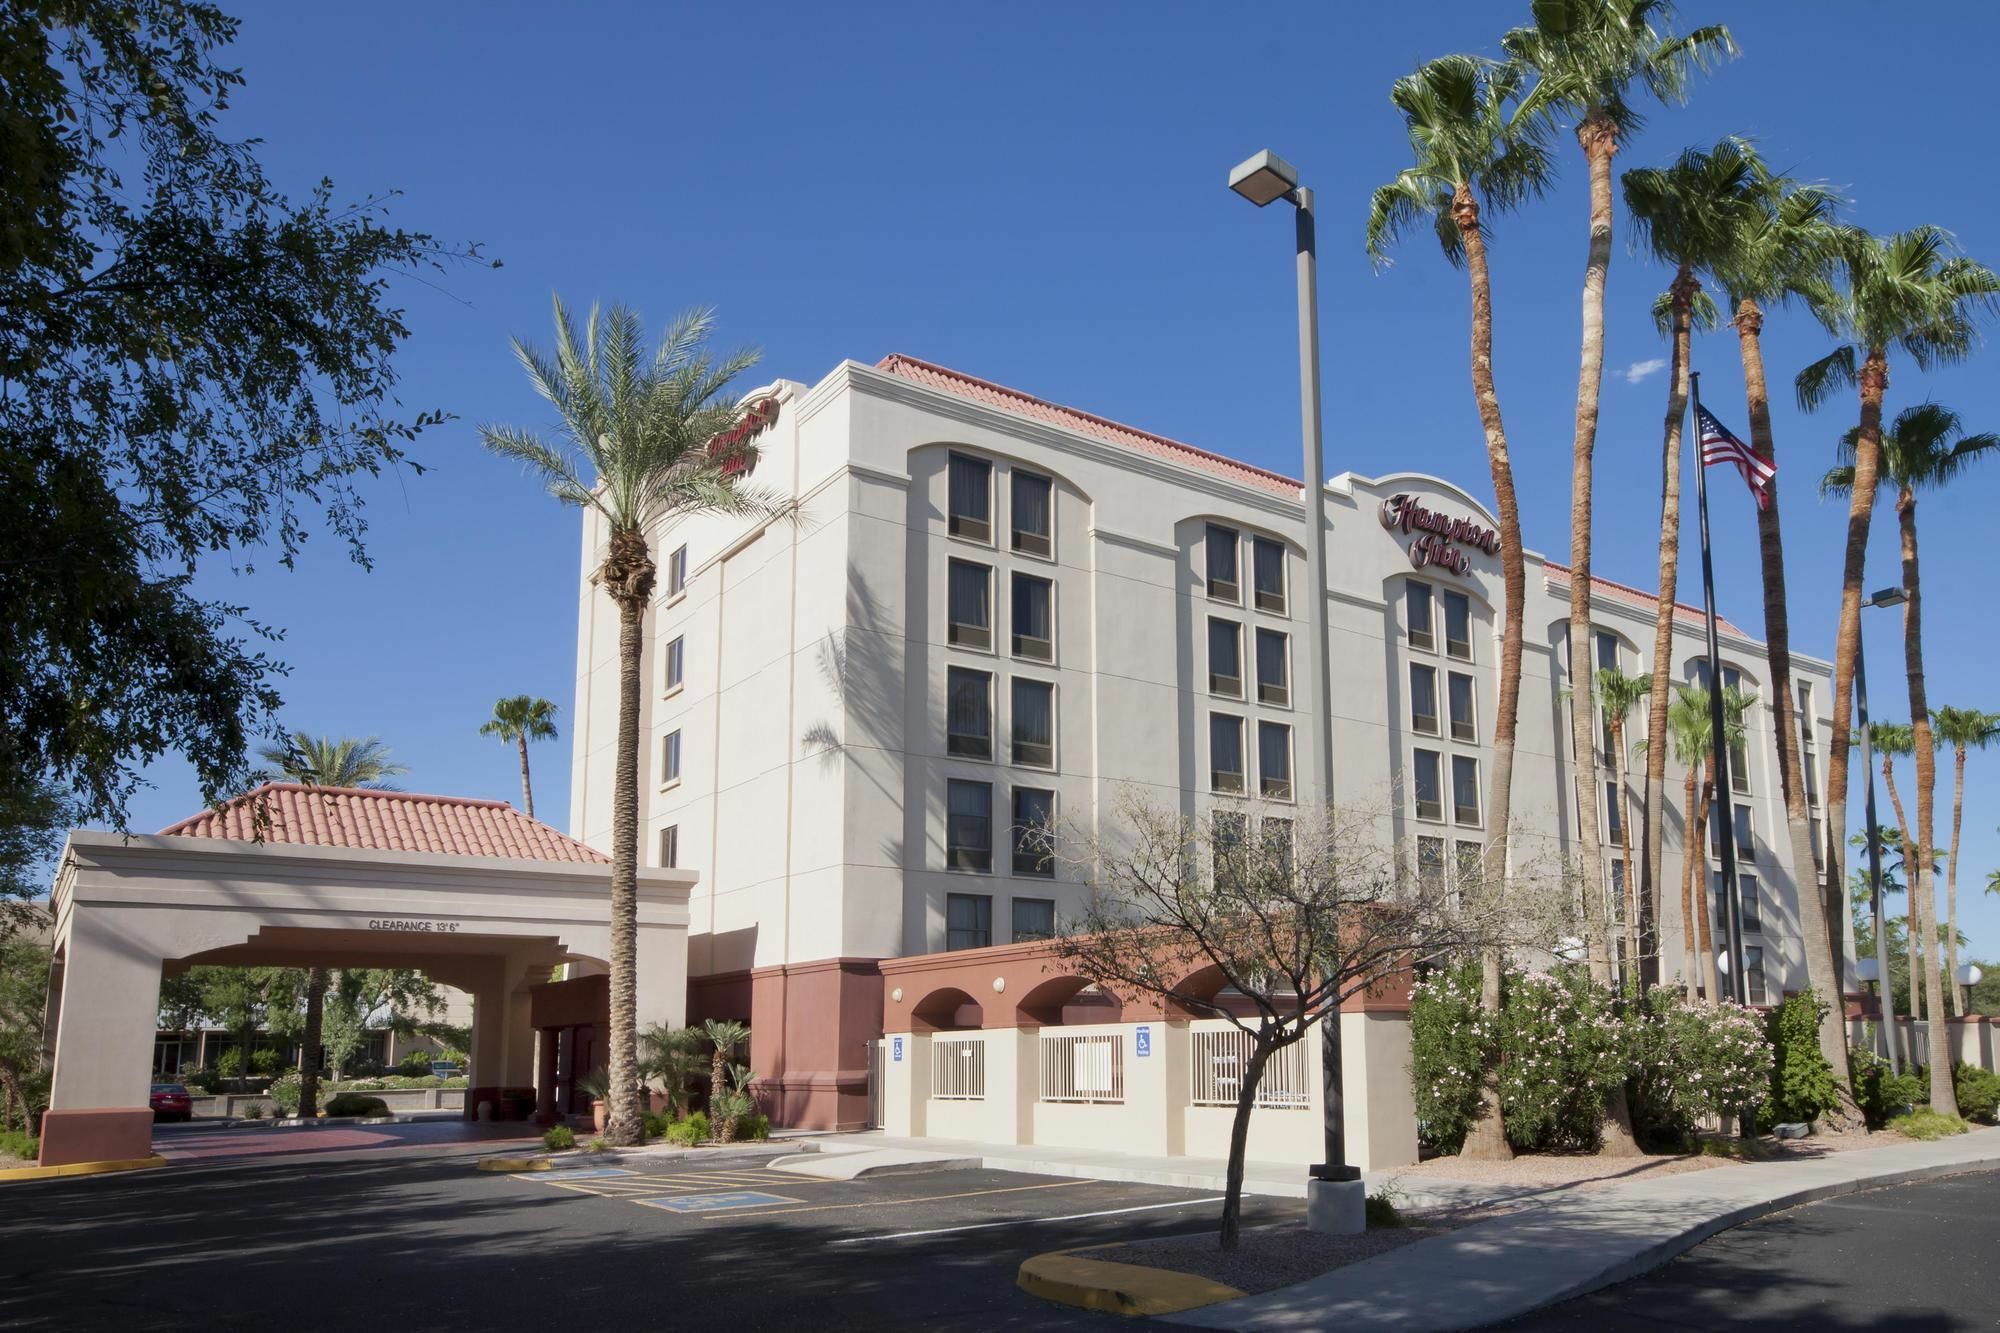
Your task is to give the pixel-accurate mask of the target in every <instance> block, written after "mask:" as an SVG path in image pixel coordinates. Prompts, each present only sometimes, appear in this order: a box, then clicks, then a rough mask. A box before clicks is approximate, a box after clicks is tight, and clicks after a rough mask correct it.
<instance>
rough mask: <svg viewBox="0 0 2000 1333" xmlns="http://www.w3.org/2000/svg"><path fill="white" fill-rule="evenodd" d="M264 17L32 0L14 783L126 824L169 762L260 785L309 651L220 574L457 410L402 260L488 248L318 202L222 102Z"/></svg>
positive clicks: (5, 181)
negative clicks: (431, 364)
mask: <svg viewBox="0 0 2000 1333" xmlns="http://www.w3.org/2000/svg"><path fill="white" fill-rule="evenodd" d="M236 30H237V22H236V20H235V19H232V18H230V17H228V16H226V15H225V14H223V13H222V12H221V11H220V10H218V9H216V8H215V7H214V6H212V5H209V4H205V3H199V2H197V0H148V3H144V4H137V5H134V4H122V3H114V0H64V2H63V3H60V4H58V3H52V2H50V0H27V2H26V3H22V4H17V5H14V6H11V7H10V8H9V11H8V18H7V36H6V42H5V50H4V52H0V68H4V71H5V78H4V84H5V87H6V102H7V118H6V125H7V129H6V154H5V159H6V170H5V172H4V173H0V381H4V383H5V384H6V392H5V393H4V394H0V643H5V644H6V645H8V649H7V651H6V652H5V653H4V654H0V809H5V808H9V807H16V806H18V805H19V803H20V802H21V801H22V800H23V799H24V797H25V794H26V793H29V792H32V791H35V790H39V789H40V787H41V784H43V783H44V782H47V783H52V784H54V785H55V786H57V787H58V788H60V789H61V790H62V791H63V792H64V793H65V795H66V796H67V795H68V794H69V793H74V794H75V796H74V801H73V808H72V810H71V811H70V812H69V815H68V817H69V818H70V819H71V820H72V821H80V820H82V819H96V818H102V819H107V820H110V821H112V822H113V823H116V824H118V825H120V826H122V825H123V823H124V818H125V811H126V802H127V800H128V798H129V797H130V795H131V793H132V791H133V790H134V789H135V787H136V786H137V784H138V783H139V781H140V778H139V774H140V770H141V769H142V767H143V766H144V765H145V764H147V763H149V762H150V761H152V760H154V759H156V758H158V757H160V756H161V755H164V754H168V753H175V754H178V755H180V756H181V757H183V758H184V759H186V761H187V762H188V763H189V765H190V766H191V767H192V768H193V770H194V776H195V780H196V782H197V784H198V785H199V786H200V788H201V791H202V793H203V796H204V798H205V799H207V800H209V801H218V800H221V799H222V798H224V797H226V796H228V795H232V794H234V793H236V792H239V791H241V790H242V789H243V788H244V786H245V785H246V782H247V779H248V776H249V749H250V744H251V742H252V739H253V738H254V737H256V736H257V735H259V734H269V733H270V731H271V729H272V726H273V723H274V717H275V712H276V709H277V707H278V702H279V700H278V695H277V691H276V689H275V679H276V676H277V674H278V673H280V672H281V671H282V670H283V667H282V665H281V664H280V663H279V662H278V661H277V660H276V659H275V658H273V657H272V656H270V654H269V652H268V651H267V650H266V649H265V648H264V647H262V646H260V645H259V644H257V643H256V642H255V641H256V640H258V639H265V640H268V639H271V638H274V637H275V633H274V632H273V631H272V630H271V629H270V628H269V627H267V626H264V625H261V624H258V623H257V622H255V621H253V620H250V619H248V618H247V617H245V616H244V615H243V613H242V611H241V609H240V608H238V607H235V606H232V605H230V604H228V603H226V602H223V601H219V600H215V599H210V598H204V597H202V596H200V595H198V594H197V593H196V591H195V580H194V576H195V574H196V572H197V570H198V568H200V567H202V566H203V565H204V564H205V563H207V562H208V561H210V560H211V559H213V558H216V557H223V558H226V559H228V560H229V561H231V562H233V563H236V564H239V565H243V566H247V565H248V564H249V563H250V557H251V556H252V555H253V554H254V553H255V552H257V551H258V550H259V549H268V550H269V551H270V552H271V553H272V554H273V555H275V557H276V558H277V560H278V561H279V563H281V564H284V565H289V564H291V563H292V561H293V560H294V559H295V558H296V556H297V555H298V553H299V550H300V548H301V546H302V545H303V544H304V542H305V540H306V538H307V536H308V534H310V533H311V532H313V531H314V530H316V529H317V530H322V531H324V532H325V533H327V534H329V535H330V536H331V537H332V538H333V539H334V540H336V541H337V542H340V543H343V544H344V545H345V546H346V548H347V550H348V551H349V553H350V555H351V556H352V557H353V558H354V559H356V560H358V561H360V562H362V563H363V564H364V565H365V564H366V550H365V545H364V537H365V534H366V527H367V525H366V523H365V521H364V517H363V508H362V499H361V484H362V482H363V480H364V479H365V478H368V477H372V476H375V475H377V474H379V473H381V472H383V471H385V470H391V469H396V468H399V467H402V466H405V465H408V466H409V467H411V469H412V470H416V465H415V464H414V463H413V462H412V461H411V460H410V459H409V458H408V457H407V455H406V452H405V451H406V449H407V448H408V446H409V445H410V443H411V442H412V441H413V440H415V439H416V438H417V436H418V434H419V432H420V431H422V430H423V429H424V428H426V427H428V426H432V425H435V424H436V423H437V422H439V421H441V420H443V417H442V416H441V415H440V414H439V413H436V412H431V411H424V412H418V413H416V414H415V415H407V414H405V412H404V410H403V409H402V408H401V407H400V406H399V404H398V403H397V401H396V380H397V377H396V371H395V365H394V357H395V353H396V350H397V348H398V346H399V345H400V344H401V343H402V341H403V340H404V338H405V337H406V336H407V335H408V331H409V330H408V328H407V326H406V324H405V321H404V317H403V313H402V311H401V310H400V309H398V308H397V307H396V305H395V304H394V303H393V298H392V296H391V292H390V283H391V280H392V278H394V277H395V276H397V275H407V274H414V273H418V272H421V271H425V270H437V269H439V268H441V267H445V266H449V265H451V264H453V263H454V262H455V261H458V260H463V259H468V258H472V257H474V256H475V254H476V250H475V249H473V248H470V247H452V246H446V245H442V244H440V243H439V242H438V241H437V240H436V239H434V238H433V237H431V236H428V235H425V234H422V233H419V232H409V231H403V230H400V229H393V228H391V227H388V226H386V225H385V224H384V217H385V208H384V203H385V201H386V196H377V197H375V198H370V199H363V200H360V201H358V202H346V201H342V200H340V199H338V198H336V196H335V193H334V189H333V186H332V184H331V183H330V182H325V181H322V182H321V183H320V184H319V185H318V186H316V187H315V188H314V189H313V190H312V191H311V193H310V194H309V195H308V196H306V197H305V198H304V199H303V200H298V201H294V200H292V199H289V198H287V197H286V196H285V195H284V194H282V193H280V192H279V191H278V190H277V189H276V188H275V187H274V186H273V185H272V183H271V182H270V181H269V180H268V179H266V177H265V175H264V172H263V169H262V167H261V166H260V165H259V163H258V161H257V156H256V153H255V148H256V145H255V143H254V141H252V142H242V141H235V140H232V139H230V138H228V137H227V136H226V135H225V134H224V132H223V128H222V117H223V114H224V113H225V112H226V111H227V109H228V105H229V101H230V98H231V96H232V95H233V93H234V92H235V90H236V89H237V88H238V87H240V86H241V85H242V84H243V82H244V79H243V76H242V74H241V73H240V72H238V71H237V70H235V69H233V68H231V67H229V66H228V65H227V64H225V63H223V62H224V59H225V52H226V48H227V47H228V45H229V44H230V42H231V41H232V40H233V39H234V38H235V36H236Z"/></svg>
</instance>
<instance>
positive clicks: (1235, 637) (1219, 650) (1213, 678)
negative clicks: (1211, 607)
mask: <svg viewBox="0 0 2000 1333" xmlns="http://www.w3.org/2000/svg"><path fill="white" fill-rule="evenodd" d="M1208 692H1209V693H1210V694H1226V695H1228V696H1229V697H1230V698H1232V699H1240V698H1242V697H1243V627H1242V626H1241V625H1238V624H1237V623H1236V622H1235V621H1233V620H1218V619H1216V618H1215V617H1214V616H1210V617H1209V618H1208Z"/></svg>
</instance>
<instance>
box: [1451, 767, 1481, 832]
mask: <svg viewBox="0 0 2000 1333" xmlns="http://www.w3.org/2000/svg"><path fill="white" fill-rule="evenodd" d="M1451 818H1452V822H1453V823H1455V824H1466V825H1474V826H1476V825H1477V824H1478V823H1479V761H1478V760H1477V759H1474V758H1473V757H1472V756H1470V755H1464V754H1455V755H1453V756H1452V757H1451Z"/></svg>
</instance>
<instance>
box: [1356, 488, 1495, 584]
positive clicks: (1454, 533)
mask: <svg viewBox="0 0 2000 1333" xmlns="http://www.w3.org/2000/svg"><path fill="white" fill-rule="evenodd" d="M1382 526H1383V527H1385V528H1388V529H1389V530H1390V531H1391V532H1402V533H1406V534H1411V535H1412V539H1411V541H1410V563H1411V564H1412V565H1415V566H1416V567H1417V568H1418V569H1422V568H1423V567H1424V566H1426V565H1435V566H1437V567H1438V568H1439V569H1448V570H1450V571H1451V572H1452V573H1454V574H1464V573H1467V572H1468V571H1470V570H1471V568H1472V559H1471V557H1470V556H1468V555H1466V553H1465V552H1464V550H1462V549H1461V548H1462V547H1466V546H1470V547H1473V548H1474V549H1476V550H1480V551H1484V552H1486V554H1488V555H1498V554H1499V553H1500V534H1499V533H1497V532H1495V531H1494V530H1493V529H1492V528H1489V527H1487V526H1486V525H1485V524H1483V523H1478V522H1475V521H1473V520H1472V519H1469V518H1459V517H1454V516H1453V515H1451V514H1447V513H1444V512H1443V511H1441V510H1437V509H1426V508H1424V506H1423V503H1422V502H1421V501H1419V500H1418V499H1417V497H1416V496H1414V495H1409V494H1406V493H1404V492H1401V491H1399V492H1397V493H1396V494H1395V495H1392V496H1390V497H1389V498H1388V499H1386V500H1384V501H1383V502H1382Z"/></svg>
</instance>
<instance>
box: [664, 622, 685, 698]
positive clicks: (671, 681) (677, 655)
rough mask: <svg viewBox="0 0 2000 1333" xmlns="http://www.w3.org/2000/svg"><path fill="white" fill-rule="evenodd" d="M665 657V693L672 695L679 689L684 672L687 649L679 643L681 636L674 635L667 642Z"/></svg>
mask: <svg viewBox="0 0 2000 1333" xmlns="http://www.w3.org/2000/svg"><path fill="white" fill-rule="evenodd" d="M665 655H666V659H667V693H668V694H672V693H673V692H674V691H675V690H677V689H679V688H680V687H681V684H682V678H683V675H684V673H685V671H686V661H687V649H686V647H685V646H684V645H683V644H682V642H681V636H679V635H675V636H674V637H673V638H672V639H669V640H668V641H667V651H666V654H665Z"/></svg>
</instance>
